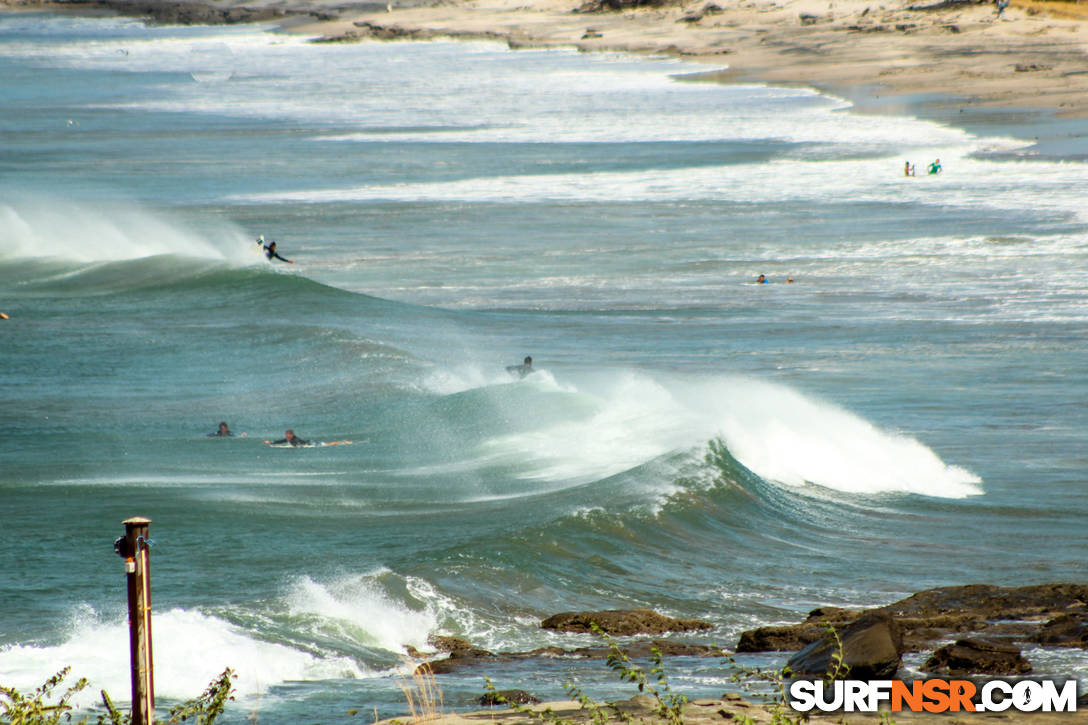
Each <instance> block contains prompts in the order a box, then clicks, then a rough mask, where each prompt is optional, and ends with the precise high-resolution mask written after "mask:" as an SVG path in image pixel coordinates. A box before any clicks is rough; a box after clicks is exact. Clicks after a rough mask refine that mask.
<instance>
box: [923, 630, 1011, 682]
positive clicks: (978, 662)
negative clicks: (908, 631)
mask: <svg viewBox="0 0 1088 725" xmlns="http://www.w3.org/2000/svg"><path fill="white" fill-rule="evenodd" d="M922 669H923V670H924V671H925V672H931V673H934V674H938V675H954V676H957V677H958V676H962V675H1026V674H1028V673H1030V672H1031V663H1030V662H1028V661H1027V660H1026V659H1024V656H1023V655H1022V654H1021V653H1020V648H1019V647H1016V646H1015V645H1011V644H1004V643H1002V642H994V641H991V640H985V639H972V638H964V639H958V640H956V642H955V643H954V644H949V645H945V646H944V647H941V648H940V649H938V650H937V651H936V652H934V653H933V654H932V655H931V656H930V658H929V659H928V660H926V663H925V664H924V665H922Z"/></svg>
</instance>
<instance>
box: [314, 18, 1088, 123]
mask: <svg viewBox="0 0 1088 725" xmlns="http://www.w3.org/2000/svg"><path fill="white" fill-rule="evenodd" d="M582 6H583V4H582V2H581V0H527V1H526V0H471V1H469V2H443V3H437V4H434V5H432V6H427V7H414V8H396V7H392V6H390V9H389V10H387V11H381V12H372V13H354V12H351V11H347V12H344V13H343V16H342V17H341V18H340V19H338V20H335V21H324V22H305V23H300V24H297V25H295V27H294V30H296V31H297V32H303V33H309V34H313V35H315V36H324V37H326V38H340V39H351V38H355V37H366V36H368V35H378V36H397V35H405V36H410V37H411V36H414V37H418V36H435V35H438V36H453V37H463V36H468V37H498V38H504V39H506V40H507V41H508V42H509V43H510V44H511V45H512V46H515V47H517V46H533V45H548V46H559V45H562V46H574V47H577V48H579V49H582V50H584V51H599V50H614V51H626V52H633V53H645V54H672V55H681V56H684V57H686V58H690V59H694V60H698V61H700V62H705V63H707V64H708V66H710V67H713V68H721V69H722V70H719V71H718V72H717V74H716V75H717V77H719V78H721V79H723V80H734V81H760V82H766V83H773V84H787V85H802V86H809V87H813V88H817V89H821V90H830V91H836V92H840V93H842V92H849V89H851V88H853V89H865V90H866V95H869V96H871V97H872V98H882V97H885V96H892V97H893V98H891V99H887V100H885V101H882V104H888V105H892V106H895V105H899V106H900V107H901V108H903V109H904V110H905V106H906V105H908V104H909V103H910V100H909V98H906V97H909V96H911V95H916V94H933V93H940V94H947V95H949V96H953V97H958V98H959V100H958V105H959V107H960V108H959V109H956V110H963V109H967V108H969V107H972V106H976V107H979V106H980V107H1005V108H1017V107H1021V108H1045V109H1053V110H1054V112H1055V113H1056V114H1057V116H1059V117H1083V116H1085V115H1086V114H1088V65H1086V57H1085V50H1086V48H1088V45H1086V42H1088V35H1086V28H1088V26H1086V24H1085V23H1084V22H1083V20H1082V19H1079V18H1078V17H1077V13H1078V12H1083V11H1082V10H1081V9H1080V8H1079V6H1077V5H1073V4H1069V3H1048V4H1045V5H1043V4H1038V3H1032V4H1027V3H1013V4H1012V5H1010V6H1009V7H1008V8H1007V9H1005V10H1004V12H1003V13H1002V14H1001V16H1000V17H999V16H998V15H997V11H996V9H995V7H994V5H993V4H990V3H974V2H969V3H963V2H959V3H939V2H938V3H936V6H938V7H935V8H934V9H929V8H931V7H934V4H932V3H929V2H926V1H925V0H923V1H922V2H919V3H917V4H913V3H911V2H888V3H879V4H878V3H877V2H873V1H872V0H831V1H830V2H828V1H826V0H784V1H782V2H776V1H774V0H769V1H768V0H753V1H740V2H738V1H735V0H733V1H729V2H712V1H711V0H699V1H698V2H682V3H672V4H665V5H661V6H659V7H643V8H635V9H627V10H622V11H611V12H585V11H580V8H581V7H582Z"/></svg>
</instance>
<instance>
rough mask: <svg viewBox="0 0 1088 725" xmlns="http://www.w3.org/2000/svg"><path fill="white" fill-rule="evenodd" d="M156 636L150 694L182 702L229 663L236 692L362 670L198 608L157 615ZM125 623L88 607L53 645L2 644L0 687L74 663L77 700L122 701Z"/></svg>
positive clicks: (126, 687)
mask: <svg viewBox="0 0 1088 725" xmlns="http://www.w3.org/2000/svg"><path fill="white" fill-rule="evenodd" d="M152 631H153V635H154V662H155V694H156V696H157V697H159V698H163V699H170V700H187V699H189V698H192V697H195V696H197V695H199V694H200V693H201V692H203V691H204V689H205V688H206V687H207V686H208V683H209V682H211V680H212V678H214V677H215V676H216V675H218V674H219V673H220V672H222V671H223V670H224V669H225V668H226V667H228V666H229V667H231V668H233V669H234V670H235V672H237V674H238V679H237V680H236V681H235V688H236V690H237V692H238V695H239V696H241V697H246V696H252V695H257V694H260V693H263V692H265V691H267V690H268V688H269V687H271V686H274V685H277V684H280V683H282V682H288V681H293V680H313V679H327V678H332V677H358V676H361V675H362V674H363V673H362V672H361V671H360V670H359V669H358V667H357V666H356V665H355V663H354V662H352V661H351V660H348V659H346V658H343V657H330V658H324V659H323V658H319V657H315V656H314V655H312V654H309V653H307V652H302V651H299V650H297V649H293V648H291V647H288V646H285V645H282V644H276V643H273V642H267V641H264V640H260V639H257V638H255V637H253V636H251V635H250V634H248V633H246V632H243V631H241V630H239V629H238V628H236V627H234V626H233V625H231V624H229V623H228V622H226V621H224V620H222V619H218V618H216V617H212V616H208V615H206V614H202V613H200V612H195V611H189V610H184V609H172V610H169V611H167V612H163V613H161V614H156V615H155V617H154V619H153V622H152ZM128 636H129V634H128V625H127V623H126V622H124V621H116V620H114V621H104V620H103V619H102V618H101V617H99V616H98V615H97V614H96V613H95V612H94V611H93V610H91V609H90V607H84V608H82V609H81V610H80V611H79V612H78V613H77V614H76V615H75V616H74V617H73V618H72V620H71V622H70V624H69V632H68V636H67V638H66V639H65V641H63V642H61V643H60V644H57V645H52V646H35V645H22V644H17V645H11V646H8V647H5V648H3V649H0V672H2V673H5V674H4V684H5V685H7V686H9V687H15V688H16V689H18V690H20V691H21V692H29V691H33V689H34V688H36V687H38V686H39V685H41V683H43V682H44V681H45V680H46V679H47V678H48V677H50V676H51V675H53V674H54V673H55V672H56V671H57V670H58V669H60V668H61V667H62V666H65V665H70V666H71V668H72V672H71V682H75V680H76V679H78V678H80V677H86V678H87V679H88V680H90V682H91V687H89V688H88V689H87V690H84V691H83V692H82V693H80V696H79V699H78V700H77V701H76V703H75V704H76V705H77V706H79V707H87V706H89V705H91V704H93V703H95V702H97V701H98V700H99V696H98V691H99V690H102V689H104V690H106V691H107V692H109V693H110V695H111V697H113V698H114V699H115V700H116V701H118V702H121V701H126V700H128V695H129V694H130V692H131V682H130V680H129V671H130V670H129V666H130V662H129V649H128Z"/></svg>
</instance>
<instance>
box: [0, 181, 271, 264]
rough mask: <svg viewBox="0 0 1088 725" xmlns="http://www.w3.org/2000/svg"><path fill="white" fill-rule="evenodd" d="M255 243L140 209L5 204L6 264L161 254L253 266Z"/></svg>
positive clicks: (230, 230)
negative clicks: (22, 260)
mask: <svg viewBox="0 0 1088 725" xmlns="http://www.w3.org/2000/svg"><path fill="white" fill-rule="evenodd" d="M250 242H251V240H248V239H247V238H246V235H244V234H243V233H242V231H241V230H239V229H237V228H236V227H233V226H231V225H228V224H223V225H221V226H219V227H217V228H214V229H210V230H202V229H196V228H193V227H192V226H191V225H188V224H187V223H186V222H185V221H184V220H181V219H173V218H170V217H169V216H168V215H166V214H163V213H157V212H151V211H148V210H146V209H143V208H140V207H138V206H135V205H124V204H107V205H94V206H92V205H90V204H88V203H79V202H72V201H66V200H57V199H49V198H43V197H33V198H24V199H19V200H17V201H15V202H8V203H0V260H4V259H60V260H65V261H71V262H77V263H82V264H89V263H95V262H118V261H128V260H134V259H143V258H146V257H155V256H161V255H175V256H182V257H192V258H197V259H206V260H215V261H226V262H229V263H232V264H253V263H255V262H259V261H261V259H262V258H261V256H260V255H257V254H254V253H252V250H251V249H249V247H251V246H253V245H252V244H251V243H250Z"/></svg>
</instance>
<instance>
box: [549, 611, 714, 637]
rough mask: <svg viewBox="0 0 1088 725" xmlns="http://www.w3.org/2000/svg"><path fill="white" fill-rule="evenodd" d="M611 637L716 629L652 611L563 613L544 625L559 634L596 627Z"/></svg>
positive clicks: (704, 623) (690, 620) (698, 621)
mask: <svg viewBox="0 0 1088 725" xmlns="http://www.w3.org/2000/svg"><path fill="white" fill-rule="evenodd" d="M594 624H596V625H597V626H598V627H600V629H601V631H603V632H604V633H605V634H608V635H614V636H618V637H626V636H630V635H636V634H651V635H656V634H665V633H666V632H691V631H700V630H707V629H713V625H712V624H710V622H704V621H702V620H701V619H675V618H673V617H666V616H665V615H663V614H658V613H657V612H655V611H653V610H651V609H609V610H606V611H602V612H563V613H561V614H556V615H553V616H551V617H548V618H547V619H545V620H544V621H543V622H541V623H540V626H541V628H543V629H552V630H555V631H556V632H592V631H593V625H594Z"/></svg>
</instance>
